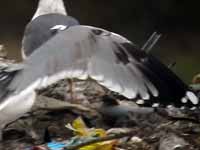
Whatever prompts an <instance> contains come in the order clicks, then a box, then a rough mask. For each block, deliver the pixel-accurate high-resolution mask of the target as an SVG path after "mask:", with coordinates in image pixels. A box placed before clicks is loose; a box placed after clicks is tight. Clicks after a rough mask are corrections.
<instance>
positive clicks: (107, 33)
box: [92, 29, 110, 36]
mask: <svg viewBox="0 0 200 150" xmlns="http://www.w3.org/2000/svg"><path fill="white" fill-rule="evenodd" d="M92 32H93V33H94V34H95V35H104V36H109V35H110V32H108V31H104V30H98V29H93V30H92Z"/></svg>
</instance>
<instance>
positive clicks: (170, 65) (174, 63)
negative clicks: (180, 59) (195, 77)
mask: <svg viewBox="0 0 200 150" xmlns="http://www.w3.org/2000/svg"><path fill="white" fill-rule="evenodd" d="M175 65H176V62H175V61H174V62H172V63H170V64H169V65H168V68H169V69H171V68H173V67H174V66H175Z"/></svg>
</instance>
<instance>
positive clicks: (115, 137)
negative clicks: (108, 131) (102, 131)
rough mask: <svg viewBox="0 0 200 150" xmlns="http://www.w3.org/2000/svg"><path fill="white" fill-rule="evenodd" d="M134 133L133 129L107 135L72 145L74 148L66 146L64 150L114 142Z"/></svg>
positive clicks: (135, 131) (74, 149)
mask: <svg viewBox="0 0 200 150" xmlns="http://www.w3.org/2000/svg"><path fill="white" fill-rule="evenodd" d="M136 133H137V130H136V129H135V130H132V131H129V132H126V133H119V134H115V135H109V136H107V137H102V138H97V139H92V140H89V141H85V142H82V143H79V144H77V145H74V146H66V147H65V150H76V149H79V148H81V147H83V146H87V145H90V144H94V143H98V142H104V141H110V140H114V139H120V138H123V137H128V136H133V135H135V134H136Z"/></svg>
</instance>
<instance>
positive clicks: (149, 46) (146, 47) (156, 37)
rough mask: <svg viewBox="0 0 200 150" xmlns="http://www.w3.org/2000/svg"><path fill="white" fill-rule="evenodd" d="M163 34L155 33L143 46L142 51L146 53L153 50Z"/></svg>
mask: <svg viewBox="0 0 200 150" xmlns="http://www.w3.org/2000/svg"><path fill="white" fill-rule="evenodd" d="M160 37H161V34H157V32H154V33H153V34H152V35H151V36H150V38H149V39H148V40H147V42H146V43H145V44H144V45H143V46H142V48H141V49H142V50H143V51H145V52H147V53H148V52H150V51H151V49H152V48H153V47H154V45H155V44H156V43H157V42H158V40H159V39H160Z"/></svg>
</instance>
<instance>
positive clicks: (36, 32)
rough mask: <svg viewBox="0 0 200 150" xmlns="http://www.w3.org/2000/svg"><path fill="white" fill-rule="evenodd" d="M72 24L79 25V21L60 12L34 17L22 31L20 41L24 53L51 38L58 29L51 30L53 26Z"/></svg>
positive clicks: (28, 53) (27, 53) (27, 54)
mask: <svg viewBox="0 0 200 150" xmlns="http://www.w3.org/2000/svg"><path fill="white" fill-rule="evenodd" d="M74 25H79V22H78V21H77V20H76V19H74V18H73V17H70V16H65V15H62V14H46V15H41V16H39V17H37V18H35V19H34V20H32V21H31V22H30V23H29V24H28V25H27V26H26V29H25V32H24V37H23V41H22V51H23V53H24V55H25V56H26V57H27V56H29V55H30V54H31V53H32V52H33V51H34V50H35V49H37V48H38V47H40V46H41V45H42V44H44V43H45V42H46V41H48V40H49V39H50V38H52V37H53V36H54V35H55V34H56V33H57V32H58V31H59V29H58V30H52V29H53V27H55V26H63V27H66V28H68V27H70V26H74Z"/></svg>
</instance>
